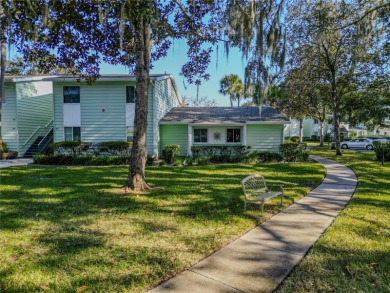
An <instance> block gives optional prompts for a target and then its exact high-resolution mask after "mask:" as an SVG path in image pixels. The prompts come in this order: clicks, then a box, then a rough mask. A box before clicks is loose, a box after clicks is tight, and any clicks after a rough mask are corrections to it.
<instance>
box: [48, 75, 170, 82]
mask: <svg viewBox="0 0 390 293" xmlns="http://www.w3.org/2000/svg"><path fill="white" fill-rule="evenodd" d="M168 78H170V75H169V74H163V75H159V76H150V77H149V79H150V80H165V79H168ZM43 80H45V81H53V82H78V81H77V80H80V81H85V80H84V79H82V78H80V77H78V76H54V77H47V78H43ZM99 81H136V77H135V76H133V75H132V76H130V75H129V76H126V75H121V76H107V75H106V76H104V75H101V76H100V77H99V78H98V79H97V80H95V81H94V82H99Z"/></svg>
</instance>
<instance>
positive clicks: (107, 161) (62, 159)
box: [33, 155, 130, 166]
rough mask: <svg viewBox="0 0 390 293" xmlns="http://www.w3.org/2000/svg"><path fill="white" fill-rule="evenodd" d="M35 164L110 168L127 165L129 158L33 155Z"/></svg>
mask: <svg viewBox="0 0 390 293" xmlns="http://www.w3.org/2000/svg"><path fill="white" fill-rule="evenodd" d="M33 159H34V163H35V164H41V165H78V166H111V165H128V164H129V163H130V157H129V156H106V157H95V156H86V155H81V156H71V155H35V156H34V157H33Z"/></svg>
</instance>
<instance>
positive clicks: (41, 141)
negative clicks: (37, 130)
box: [38, 127, 53, 149]
mask: <svg viewBox="0 0 390 293" xmlns="http://www.w3.org/2000/svg"><path fill="white" fill-rule="evenodd" d="M52 130H53V127H52V128H50V130H49V131H48V132H47V133H46V134H45V136H44V137H43V138H42V139H41V141H40V142H39V143H38V149H39V146H40V145H41V143H42V142H43V141H44V140H45V138H46V137H47V136H48V135H49V133H50V132H51V131H52Z"/></svg>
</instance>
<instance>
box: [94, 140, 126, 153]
mask: <svg viewBox="0 0 390 293" xmlns="http://www.w3.org/2000/svg"><path fill="white" fill-rule="evenodd" d="M97 146H98V150H99V152H103V153H107V154H110V155H118V156H127V155H129V154H130V149H131V146H132V142H129V141H105V142H100V143H98V144H97Z"/></svg>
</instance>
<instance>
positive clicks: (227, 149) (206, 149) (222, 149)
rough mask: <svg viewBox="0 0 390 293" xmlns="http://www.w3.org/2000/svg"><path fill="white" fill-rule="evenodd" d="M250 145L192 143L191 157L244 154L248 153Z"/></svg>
mask: <svg viewBox="0 0 390 293" xmlns="http://www.w3.org/2000/svg"><path fill="white" fill-rule="evenodd" d="M250 150H251V147H250V146H244V145H232V146H212V145H210V146H208V145H207V146H199V145H193V146H192V147H191V152H192V157H193V158H199V157H216V156H222V157H225V158H226V157H231V156H246V155H249V153H250Z"/></svg>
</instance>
